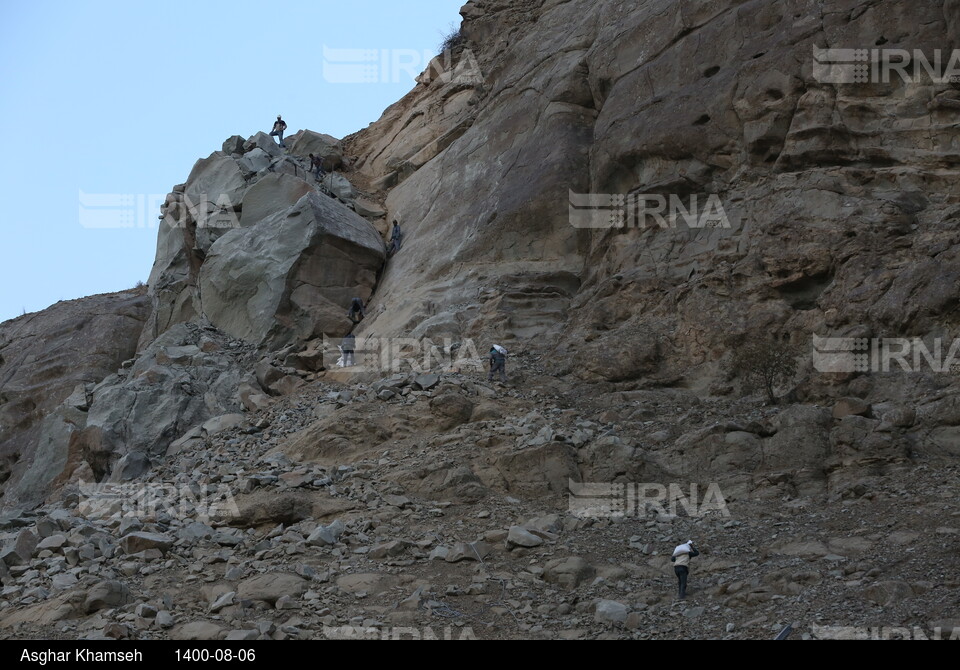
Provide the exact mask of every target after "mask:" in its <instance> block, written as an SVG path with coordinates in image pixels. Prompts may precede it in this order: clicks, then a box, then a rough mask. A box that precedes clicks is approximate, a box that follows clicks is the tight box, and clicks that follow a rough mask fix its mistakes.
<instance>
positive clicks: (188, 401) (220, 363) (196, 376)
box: [75, 323, 256, 478]
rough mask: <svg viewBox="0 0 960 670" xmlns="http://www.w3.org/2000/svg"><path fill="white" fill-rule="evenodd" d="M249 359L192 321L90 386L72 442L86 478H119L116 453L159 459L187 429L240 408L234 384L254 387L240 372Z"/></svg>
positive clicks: (232, 344) (122, 462)
mask: <svg viewBox="0 0 960 670" xmlns="http://www.w3.org/2000/svg"><path fill="white" fill-rule="evenodd" d="M251 357H252V352H251V351H248V350H247V349H244V348H243V347H242V345H240V343H236V342H231V341H230V340H229V338H227V337H225V336H223V335H222V334H219V333H216V332H215V331H212V330H209V329H204V328H201V327H199V326H197V325H195V324H186V323H184V324H178V325H176V326H174V327H173V328H171V329H170V330H168V331H167V332H166V333H164V334H163V335H161V336H160V337H159V338H157V339H156V340H155V341H154V342H153V343H152V344H151V345H150V346H149V347H148V348H147V349H145V350H144V351H143V352H142V353H141V355H140V357H139V358H138V359H137V362H136V363H135V364H134V365H133V367H132V368H131V369H130V370H129V371H126V370H124V371H122V372H121V374H117V375H113V376H112V377H110V378H108V379H107V380H105V381H104V382H103V383H101V384H100V385H98V386H97V387H96V388H95V389H94V390H93V401H92V402H91V404H90V409H89V411H88V412H87V416H86V423H85V425H83V429H82V431H80V433H79V435H78V436H77V439H76V440H75V441H76V443H77V446H78V447H79V449H80V452H81V454H83V455H84V457H85V458H86V460H87V462H88V464H89V465H90V467H91V468H92V469H93V471H94V475H96V476H97V477H98V478H101V477H104V476H106V475H110V474H111V473H113V474H115V475H116V478H121V475H122V472H121V471H120V470H122V469H124V468H127V467H128V463H129V459H127V460H123V459H122V457H123V456H125V455H127V454H136V458H141V457H143V456H146V457H148V458H150V459H159V458H161V457H162V456H163V455H164V453H165V452H166V450H167V448H168V447H169V446H170V444H171V443H173V442H174V441H175V440H176V439H177V438H179V437H181V436H182V435H184V434H185V433H186V432H187V431H189V430H190V429H191V428H194V427H195V426H199V425H201V424H203V423H204V422H206V421H208V420H209V419H211V418H213V417H217V416H221V415H224V414H233V413H238V412H240V411H242V409H243V407H242V405H241V402H240V395H239V388H240V386H241V385H243V384H256V380H255V379H254V378H253V376H252V375H250V374H249V373H248V372H247V371H246V370H247V367H248V365H249V364H250V362H251ZM117 468H119V470H117V472H115V473H114V470H115V469H117Z"/></svg>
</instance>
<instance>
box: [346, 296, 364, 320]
mask: <svg viewBox="0 0 960 670" xmlns="http://www.w3.org/2000/svg"><path fill="white" fill-rule="evenodd" d="M366 315H367V311H366V308H365V307H364V305H363V300H361V299H360V298H354V299H353V302H351V303H350V311H349V312H347V318H348V319H350V320H351V321H353V323H354V324H355V325H356V324H358V323H360V322H361V321H363V317H365V316H366Z"/></svg>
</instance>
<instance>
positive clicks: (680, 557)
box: [670, 540, 700, 600]
mask: <svg viewBox="0 0 960 670" xmlns="http://www.w3.org/2000/svg"><path fill="white" fill-rule="evenodd" d="M699 555H700V552H699V551H697V548H696V547H694V546H693V541H692V540H691V541H690V542H687V543H686V544H681V545H680V546H679V547H677V548H676V549H674V551H673V556H671V557H670V562H671V563H673V564H674V567H673V571H674V573H676V575H677V584H678V586H679V588H680V592H679V596H678V597H679V598H680V600H684V599H686V597H687V577H689V576H690V559H691V558H696V557H697V556H699Z"/></svg>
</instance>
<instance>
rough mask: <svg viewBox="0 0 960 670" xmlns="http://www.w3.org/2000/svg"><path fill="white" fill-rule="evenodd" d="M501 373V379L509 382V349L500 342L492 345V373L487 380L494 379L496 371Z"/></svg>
mask: <svg viewBox="0 0 960 670" xmlns="http://www.w3.org/2000/svg"><path fill="white" fill-rule="evenodd" d="M496 372H499V373H500V381H501V382H503V383H504V384H506V383H507V350H506V349H504V348H503V347H501V346H500V345H499V344H495V345H493V346H492V347H490V374H489V375H488V376H487V381H491V382H492V381H493V375H494V373H496Z"/></svg>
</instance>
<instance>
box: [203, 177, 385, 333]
mask: <svg viewBox="0 0 960 670" xmlns="http://www.w3.org/2000/svg"><path fill="white" fill-rule="evenodd" d="M277 179H278V180H281V181H282V180H283V179H286V177H285V176H280V177H278V178H277ZM263 183H264V182H260V184H258V185H257V186H255V187H253V188H252V189H251V193H249V194H248V198H250V196H251V194H253V191H254V189H258V188H260V186H261V185H262V184H263ZM267 188H269V186H268V187H267ZM295 192H296V191H295ZM254 195H256V194H254ZM246 200H247V199H246V198H245V200H244V202H246ZM276 200H280V201H281V202H282V199H280V198H274V200H273V201H274V202H276ZM246 213H247V211H246V210H245V211H244V216H246ZM383 260H384V248H383V240H382V239H381V238H380V235H379V233H377V231H376V229H375V228H374V227H373V226H372V225H371V224H370V223H369V222H368V221H366V220H365V219H363V218H361V217H360V216H358V215H357V214H355V213H354V212H352V211H350V210H349V209H347V208H346V207H345V206H343V205H342V204H340V203H339V202H337V201H335V200H333V199H331V198H329V197H328V196H326V195H317V194H310V195H305V196H304V197H303V198H301V199H300V201H299V202H298V203H297V204H296V205H294V206H292V207H290V208H287V209H281V210H280V211H279V212H277V213H275V214H273V215H272V216H268V217H267V218H265V219H263V220H261V221H260V222H258V223H257V224H256V225H254V226H252V227H243V228H240V229H237V230H233V231H230V232H229V233H227V234H226V235H224V236H223V237H221V238H220V239H219V240H217V242H216V243H215V244H214V245H213V246H212V247H211V248H210V251H209V254H208V256H207V259H206V261H205V263H204V265H203V267H202V268H201V271H200V280H199V291H200V302H201V304H202V307H203V312H204V314H205V315H206V316H207V318H209V319H210V321H211V323H213V324H214V325H215V326H217V327H219V328H221V329H222V330H223V331H224V332H226V333H229V334H230V335H232V336H234V337H236V338H239V339H242V340H245V341H247V342H254V343H261V342H268V341H269V342H271V343H273V344H286V343H287V342H288V341H289V340H291V339H294V340H299V341H305V340H308V339H312V338H314V337H319V336H322V335H324V334H329V335H334V336H342V335H346V333H347V332H349V330H350V327H351V324H350V322H349V320H348V319H347V318H346V308H347V307H349V305H350V301H351V299H352V298H353V297H355V296H359V297H360V298H362V299H364V300H367V299H368V298H369V297H370V294H371V293H372V292H373V289H374V287H375V286H376V281H377V274H378V272H379V270H380V267H381V266H382V265H383Z"/></svg>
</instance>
